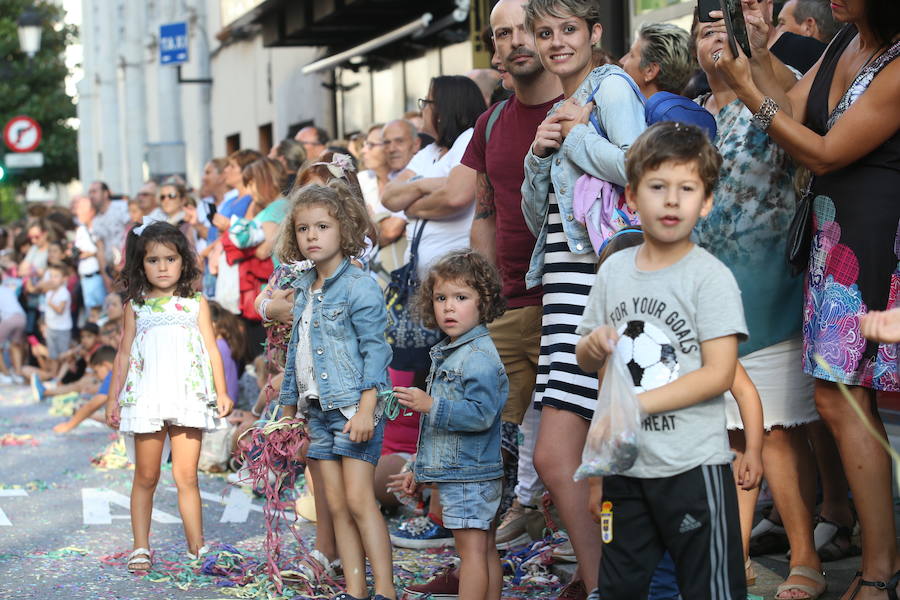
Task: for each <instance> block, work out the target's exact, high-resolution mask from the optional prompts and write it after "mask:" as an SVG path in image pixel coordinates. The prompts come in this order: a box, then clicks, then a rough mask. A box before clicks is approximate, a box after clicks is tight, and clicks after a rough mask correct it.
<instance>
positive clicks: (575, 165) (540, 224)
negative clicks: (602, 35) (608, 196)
mask: <svg viewBox="0 0 900 600" xmlns="http://www.w3.org/2000/svg"><path fill="white" fill-rule="evenodd" d="M613 74H617V75H616V76H615V77H610V75H613ZM624 77H628V75H627V74H625V72H624V71H623V70H622V69H621V68H619V67H617V66H615V65H604V66H602V67H597V68H596V69H594V70H593V71H591V73H590V74H589V75H588V76H587V78H586V79H585V80H584V81H583V82H582V83H581V85H580V86H578V89H577V90H576V91H575V93H574V94H573V96H574V97H575V98H576V100H577V101H578V102H579V104H582V105H583V104H585V102H587V101H588V100H590V96H591V92H593V91H594V89H597V93H596V95H595V96H594V103H595V108H594V115H595V116H596V117H597V119H598V120H599V122H600V126H601V127H602V128H603V130H604V131H605V132H606V135H607V136H608V139H607V138H606V137H603V136H601V135H600V134H599V133H598V132H597V130H596V129H595V128H594V126H593V125H592V124H591V123H579V124H578V125H575V126H574V127H572V129H571V130H570V131H569V135H567V136H566V139H565V140H563V143H562V146H561V147H560V148H559V149H558V150H557V151H556V152H554V153H553V154H551V155H549V156H547V157H545V158H541V157H539V156H536V155H535V154H534V152H533V151H532V150H531V149H529V150H528V154H526V155H525V179H524V181H523V182H522V214H523V215H524V216H525V223H526V224H527V225H528V228H529V229H530V230H531V233H533V234H534V236H535V237H537V243H536V244H535V245H534V251H533V252H532V255H531V264H530V265H529V267H528V273H527V274H526V275H525V285H526V286H527V287H528V288H533V287H535V286H538V285H540V284H541V278H542V277H543V274H544V247H545V245H546V243H547V212H548V201H547V199H548V194H549V192H550V188H551V185H552V187H553V190H554V191H555V193H556V201H557V202H558V203H559V211H560V218H561V219H562V225H563V231H564V232H565V234H566V237H567V238H568V242H569V250H570V251H571V252H573V253H574V254H587V253H588V252H593V247H592V246H591V240H590V237H589V236H588V232H587V229H586V228H585V226H584V225H583V224H582V223H579V222H578V221H577V220H576V219H575V216H574V214H573V210H572V206H573V194H574V191H575V181H576V180H577V179H578V178H579V177H581V176H582V175H584V174H585V173H587V174H589V175H592V176H594V177H596V178H597V179H603V180H605V181H608V182H610V183H615V184H617V185H620V186H623V187H624V186H625V184H626V182H627V180H626V177H625V151H626V150H628V147H629V146H631V144H632V143H633V142H634V140H635V139H636V138H637V137H638V136H639V135H640V134H641V133H643V131H644V129H646V128H647V124H646V121H645V117H644V104H643V101H642V99H641V98H638V96H637V94H635V92H634V90H633V88H632V87H631V85H630V84H629V83H628V81H627V80H626V79H624ZM598 86H599V88H598ZM562 103H563V101H560V102H558V103H556V104H555V105H554V106H553V108H551V109H550V112H549V113H547V114H548V116H549V115H552V114H553V113H554V112H556V110H557V109H558V108H559V106H560V104H562Z"/></svg>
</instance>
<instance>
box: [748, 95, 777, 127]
mask: <svg viewBox="0 0 900 600" xmlns="http://www.w3.org/2000/svg"><path fill="white" fill-rule="evenodd" d="M779 109H780V107H779V106H778V103H777V102H775V101H774V100H772V99H771V98H769V97H768V96H766V97H765V98H763V101H762V104H760V105H759V110H758V111H756V113H755V114H754V115H753V116H752V117H751V118H750V122H751V123H752V124H753V125H754V126H756V127H757V128H759V129H761V130H762V131H767V130H768V129H769V127H771V126H772V119H774V118H775V114H776V113H778V110H779Z"/></svg>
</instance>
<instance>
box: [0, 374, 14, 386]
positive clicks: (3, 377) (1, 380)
mask: <svg viewBox="0 0 900 600" xmlns="http://www.w3.org/2000/svg"><path fill="white" fill-rule="evenodd" d="M12 382H13V378H12V377H10V376H9V375H7V374H6V373H0V385H9V384H11V383H12Z"/></svg>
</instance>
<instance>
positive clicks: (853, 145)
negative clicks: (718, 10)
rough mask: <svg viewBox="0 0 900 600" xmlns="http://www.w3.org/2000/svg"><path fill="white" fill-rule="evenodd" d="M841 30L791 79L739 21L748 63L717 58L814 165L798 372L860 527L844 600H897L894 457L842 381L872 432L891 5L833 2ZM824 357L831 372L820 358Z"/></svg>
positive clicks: (887, 301)
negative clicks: (866, 328) (871, 318)
mask: <svg viewBox="0 0 900 600" xmlns="http://www.w3.org/2000/svg"><path fill="white" fill-rule="evenodd" d="M831 9H832V14H833V15H834V18H835V19H836V20H837V21H839V22H841V23H845V24H846V25H845V26H844V28H843V29H842V30H841V31H840V32H839V33H838V34H837V36H836V37H835V39H834V40H833V41H832V43H831V45H830V46H829V47H828V49H827V50H826V52H825V54H824V55H823V57H822V58H821V59H820V60H819V62H818V64H817V65H816V66H814V67H813V68H812V69H811V70H810V71H809V72H808V73H807V74H806V75H805V76H804V77H803V78H802V79H801V80H800V81H799V82H798V83H797V85H795V86H790V85H785V83H786V79H785V78H784V76H783V75H784V68H783V65H782V64H781V63H780V62H779V61H778V60H777V59H775V58H774V57H773V56H771V55H770V54H769V53H768V51H767V50H766V48H765V44H764V42H763V40H764V39H765V38H766V37H767V35H766V34H767V27H766V25H765V23H763V22H761V19H758V18H757V17H756V16H755V15H748V16H747V25H748V29H749V32H750V41H751V45H752V47H753V50H752V51H753V57H752V59H747V58H746V57H745V56H744V55H743V54H741V55H740V56H738V57H733V56H732V55H731V53H730V52H728V51H725V52H723V53H722V54H721V55H720V57H719V60H718V61H717V63H716V67H717V70H718V72H720V73H721V74H722V77H724V78H725V79H726V80H727V81H728V82H729V84H730V85H731V87H732V88H733V89H734V90H735V92H736V93H737V96H738V98H740V100H741V101H742V102H743V103H744V104H745V105H746V106H747V108H748V109H749V110H750V111H752V112H753V113H754V118H755V120H756V122H757V124H758V126H759V127H760V128H761V129H763V130H765V131H766V132H767V133H768V134H769V136H770V137H772V139H774V140H775V141H776V142H777V143H778V144H779V145H781V146H782V147H783V148H784V149H785V150H786V151H787V152H788V153H789V154H790V155H791V156H792V157H793V158H794V160H795V161H796V162H798V163H800V164H802V165H803V166H805V167H807V168H808V169H809V170H810V171H811V172H812V173H813V180H812V183H811V185H810V188H809V196H808V198H809V199H810V200H811V202H812V205H811V208H812V210H811V212H812V216H811V219H810V220H811V223H808V224H806V226H807V227H808V228H810V230H808V231H807V233H808V234H809V238H811V240H812V243H811V248H810V251H809V263H808V266H807V269H806V284H805V285H806V289H805V309H804V314H803V337H804V356H803V370H804V371H805V372H807V373H809V374H810V375H812V376H813V377H815V378H816V380H815V399H816V406H817V408H818V410H819V413H820V414H821V415H822V418H823V419H824V420H825V422H826V423H827V424H828V426H829V428H830V429H831V431H832V433H833V434H834V437H835V440H836V441H837V445H838V449H839V451H840V454H841V459H842V461H843V463H844V471H845V472H846V474H847V479H848V482H849V484H850V489H851V490H852V492H853V498H854V501H855V504H856V510H857V512H858V515H859V522H860V526H861V530H862V546H863V548H862V552H863V555H862V571H861V575H860V576H859V577H858V578H856V579H855V580H854V582H853V583H852V584H851V586H850V589H849V590H848V591H847V594H846V595H845V596H844V598H845V599H846V598H855V599H856V600H868V599H870V598H871V599H875V598H878V599H883V598H892V599H896V598H897V597H898V595H897V590H898V586H900V561H898V556H897V547H896V540H895V536H894V527H895V524H894V507H893V501H892V487H891V461H890V458H889V456H888V454H887V453H886V452H885V451H884V449H883V448H882V447H881V445H880V444H879V443H878V441H877V440H876V439H874V438H873V437H872V436H871V435H870V434H869V433H868V432H867V431H866V429H865V426H864V424H863V423H862V422H861V420H860V419H859V418H858V417H857V416H856V414H855V413H854V412H853V410H852V407H851V406H850V405H849V403H848V402H847V401H846V400H845V399H844V398H843V397H842V395H841V392H840V390H839V389H838V387H837V385H836V383H837V382H841V383H844V384H846V385H848V386H849V387H850V391H851V393H852V395H853V397H854V399H855V400H856V403H857V405H858V406H859V407H860V408H862V409H863V411H864V413H865V415H866V418H867V419H868V420H869V421H870V423H872V424H873V425H874V426H875V428H876V429H877V431H878V434H879V435H880V436H885V430H884V425H883V423H882V421H881V418H880V416H879V414H878V407H877V404H876V394H877V392H878V391H887V392H897V391H900V378H898V372H897V365H896V359H897V347H896V345H895V344H890V343H878V342H873V341H867V340H866V339H865V337H864V336H863V335H862V333H861V331H860V320H861V318H862V317H863V316H864V315H865V314H866V313H867V312H868V311H871V310H884V309H886V308H892V307H895V306H897V300H896V299H897V297H898V294H900V269H898V266H897V265H898V258H900V256H898V253H900V250H898V248H900V236H898V229H900V227H898V226H900V203H898V202H897V189H898V188H900V103H898V102H897V98H900V60H895V59H896V58H897V57H898V56H900V3H898V2H896V1H895V0H840V1H839V0H834V1H833V2H832V4H831ZM818 357H821V358H822V359H824V361H825V363H826V365H827V368H826V367H825V366H822V365H820V364H819V363H818V362H817V361H816V358H818Z"/></svg>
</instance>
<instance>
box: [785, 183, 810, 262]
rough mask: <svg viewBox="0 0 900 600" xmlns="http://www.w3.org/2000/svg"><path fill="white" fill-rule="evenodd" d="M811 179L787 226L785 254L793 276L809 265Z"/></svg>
mask: <svg viewBox="0 0 900 600" xmlns="http://www.w3.org/2000/svg"><path fill="white" fill-rule="evenodd" d="M812 183H813V180H812V178H810V180H809V183H807V185H806V189H805V190H804V191H803V195H802V196H800V202H798V203H797V212H795V213H794V218H793V219H792V220H791V225H790V227H789V228H788V239H787V248H786V253H785V254H786V256H785V258H786V259H787V263H788V266H789V267H790V268H791V274H792V275H793V276H795V277H796V276H797V275H800V274H802V273H805V272H806V269H807V267H808V266H809V253H810V250H811V248H812V239H813V229H812V227H813V226H812V214H813V193H812Z"/></svg>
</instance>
